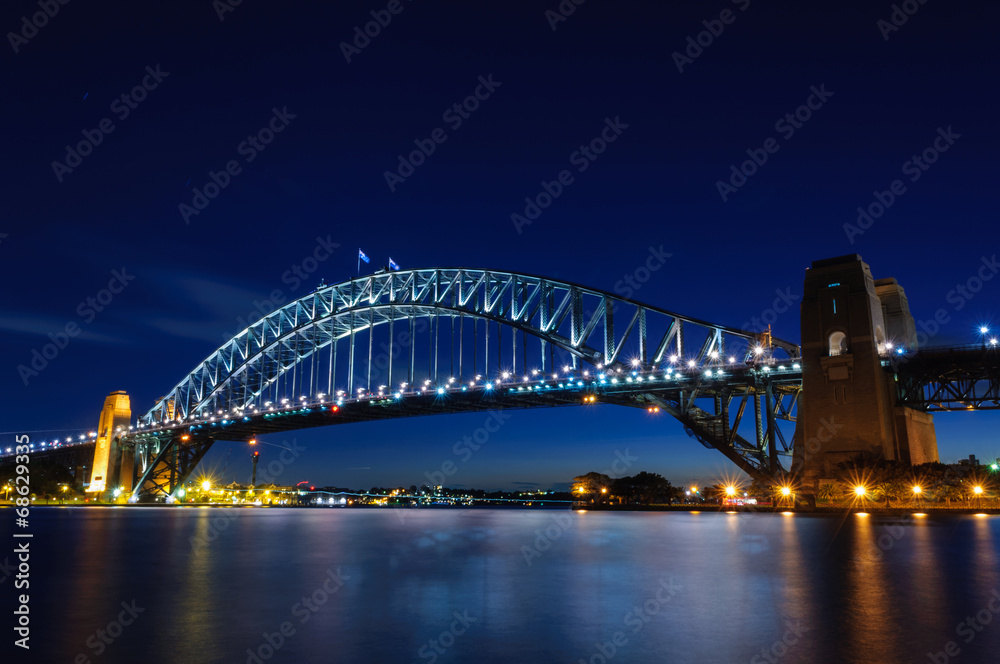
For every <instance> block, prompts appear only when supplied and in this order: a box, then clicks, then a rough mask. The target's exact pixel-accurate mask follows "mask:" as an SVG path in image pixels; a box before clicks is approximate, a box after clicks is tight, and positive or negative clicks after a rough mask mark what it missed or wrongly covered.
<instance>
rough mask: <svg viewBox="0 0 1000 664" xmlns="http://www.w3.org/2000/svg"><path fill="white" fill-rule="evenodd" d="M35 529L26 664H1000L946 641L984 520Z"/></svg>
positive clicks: (988, 551)
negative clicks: (78, 661)
mask: <svg viewBox="0 0 1000 664" xmlns="http://www.w3.org/2000/svg"><path fill="white" fill-rule="evenodd" d="M35 514H37V517H36V519H35V521H34V523H33V525H34V527H35V528H36V533H38V534H37V535H36V538H35V544H34V546H35V547H36V548H35V551H34V553H33V558H32V565H33V567H32V570H33V574H36V573H37V577H36V576H33V577H32V584H35V583H36V578H37V579H38V581H37V583H38V584H40V585H41V584H42V583H44V586H42V588H40V589H38V590H35V593H36V595H35V597H36V598H39V600H41V598H43V597H51V601H49V600H44V601H38V602H37V603H35V604H33V606H32V611H33V620H34V623H33V624H34V625H35V630H36V631H34V632H33V636H35V637H36V638H37V641H36V643H37V648H38V650H39V651H40V652H39V653H35V652H33V655H34V654H37V655H38V656H39V657H41V659H39V660H38V661H67V662H69V661H73V660H74V658H75V657H76V656H77V655H78V654H84V655H86V656H88V657H89V658H90V659H91V661H92V662H94V663H95V664H96V663H104V662H134V661H151V662H158V661H163V662H246V661H248V657H250V655H249V654H248V649H249V651H250V653H256V654H257V656H261V655H267V654H268V653H271V656H270V658H267V659H265V658H263V657H261V661H262V662H264V661H266V662H383V661H384V662H430V661H432V660H434V661H436V662H442V663H444V662H469V661H474V662H476V663H477V664H485V663H488V662H512V661H516V662H536V661H537V662H573V663H575V662H579V661H580V660H583V661H584V662H593V663H594V664H599V663H600V662H602V661H603V659H606V658H607V655H608V654H609V653H611V652H612V651H613V652H614V653H615V654H614V656H613V657H611V658H610V659H611V660H614V661H615V662H639V663H642V662H671V663H673V662H698V663H702V662H709V663H711V662H720V663H722V662H725V663H726V664H730V663H731V662H751V661H752V660H753V658H754V657H755V656H757V657H758V659H757V660H755V661H757V662H761V661H767V657H770V658H773V659H775V660H777V661H780V662H782V663H785V662H809V663H810V664H813V663H819V664H822V663H825V662H897V661H898V662H908V661H927V660H926V658H927V653H928V652H938V651H941V650H942V649H943V648H944V647H945V644H946V643H947V642H948V641H950V640H958V642H959V644H960V646H961V648H962V661H963V662H974V661H995V660H994V659H990V656H991V655H990V653H995V652H996V651H997V649H998V648H1000V617H998V618H997V620H996V621H995V622H994V623H992V624H990V625H988V626H985V627H984V628H983V630H982V631H981V632H978V633H977V635H976V637H975V639H974V640H973V641H972V642H971V643H968V644H967V643H965V642H964V640H962V639H960V638H959V637H957V636H956V634H955V625H956V624H957V623H958V622H959V621H960V620H963V619H964V618H965V617H966V616H967V615H974V614H975V613H976V612H977V611H980V610H982V609H984V608H986V607H987V605H988V604H989V601H990V598H991V595H992V592H993V591H995V590H997V591H1000V562H998V561H1000V557H998V548H1000V517H985V518H982V517H973V516H955V517H936V516H933V515H931V516H928V517H923V518H916V519H914V518H910V517H906V518H898V517H894V518H889V517H885V518H883V517H878V516H875V515H872V516H869V517H857V516H846V517H843V516H841V517H832V516H811V515H801V514H796V515H782V514H746V513H737V514H726V513H713V512H708V511H703V512H702V513H700V514H684V513H653V512H634V513H606V512H593V511H590V512H569V511H558V512H555V511H530V510H516V509H508V510H489V509H465V510H460V509H442V510H418V509H410V510H389V509H385V510H362V509H333V508H331V509H319V510H317V509H298V510H294V509H287V510H280V509H256V510H255V509H242V510H223V509H210V510H195V509H176V508H170V509H148V508H147V509H144V508H137V509H128V510H102V509H72V510H54V509H53V510H45V509H38V510H36V511H35V512H33V515H35ZM338 574H340V575H342V577H343V579H344V580H343V585H342V587H336V586H335V584H333V583H332V581H330V579H334V578H336V576H337V575H338ZM43 579H44V581H43ZM324 583H326V584H327V585H326V590H324ZM33 588H34V585H33ZM133 599H134V600H135V601H136V604H137V605H138V606H139V607H142V608H144V609H145V611H144V612H143V613H142V614H141V615H140V617H139V618H138V619H137V620H136V622H135V623H134V624H133V625H131V626H129V627H127V628H126V629H125V630H124V631H123V632H122V634H121V635H120V636H118V637H117V638H115V639H114V641H113V643H111V644H110V645H107V646H106V649H105V650H104V652H102V653H101V654H100V655H99V656H97V655H96V654H95V652H94V649H93V648H91V647H88V645H87V642H88V641H87V640H88V637H90V636H91V635H93V634H94V633H95V631H96V630H97V629H101V628H106V627H107V625H108V623H109V622H112V621H113V620H114V619H115V617H116V616H117V615H118V614H119V612H120V611H121V602H122V601H126V602H128V601H131V600H133ZM318 600H322V601H318ZM304 602H305V603H304ZM283 623H285V624H286V631H287V630H288V629H290V630H291V632H290V635H289V636H287V637H286V636H281V635H280V630H281V628H282V624H283ZM268 636H270V637H271V641H272V643H277V641H278V639H279V637H280V639H281V640H282V641H283V643H282V644H281V646H280V647H279V648H278V649H277V651H276V652H273V651H271V646H269V645H268V643H267V638H268ZM445 646H447V647H445ZM762 653H763V654H766V655H767V657H764V656H762ZM984 657H985V659H982V658H984ZM250 661H254V660H253V659H251V660H250Z"/></svg>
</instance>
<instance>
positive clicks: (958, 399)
mask: <svg viewBox="0 0 1000 664" xmlns="http://www.w3.org/2000/svg"><path fill="white" fill-rule="evenodd" d="M891 369H892V371H894V372H895V374H896V381H897V386H898V389H899V399H898V403H900V404H902V405H906V406H909V407H911V408H916V409H918V410H923V411H927V412H934V411H967V410H997V409H1000V350H998V349H997V348H996V347H993V346H961V347H956V348H927V349H922V350H920V351H919V352H917V353H916V354H914V355H912V356H909V357H903V358H901V359H898V360H895V361H894V363H893V364H892V365H891Z"/></svg>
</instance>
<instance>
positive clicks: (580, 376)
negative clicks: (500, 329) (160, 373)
mask: <svg viewBox="0 0 1000 664" xmlns="http://www.w3.org/2000/svg"><path fill="white" fill-rule="evenodd" d="M754 353H755V355H756V356H762V355H763V354H764V353H765V349H764V348H762V347H760V346H758V347H756V348H755V351H754ZM710 357H711V358H712V359H713V360H715V364H714V367H715V368H711V367H709V368H706V366H708V365H701V366H699V365H698V363H697V362H696V361H695V360H688V361H687V362H686V363H684V362H683V361H682V360H681V358H678V357H677V356H676V355H672V356H670V357H669V358H668V360H669V366H667V367H666V369H662V368H661V369H659V370H658V369H657V367H656V365H655V364H653V365H651V366H650V367H649V369H643V368H642V367H641V361H640V360H639V359H633V360H632V361H631V365H632V367H634V370H632V371H631V372H628V371H627V370H623V369H622V368H621V367H617V368H605V367H604V366H603V365H602V364H598V365H596V371H593V372H592V371H590V370H589V369H585V370H582V371H579V372H574V370H573V368H572V367H570V366H569V365H566V366H564V367H563V373H562V375H560V374H559V373H553V374H551V377H550V376H549V375H542V373H541V371H540V370H538V369H533V370H531V372H530V375H524V376H523V377H522V378H521V380H520V381H519V384H518V382H517V379H516V377H515V376H514V375H513V373H512V372H510V371H502V372H501V373H500V374H499V375H498V377H497V378H495V379H488V378H484V377H483V376H482V375H477V376H476V377H475V380H471V381H468V382H467V383H466V382H464V381H460V380H459V379H457V378H455V377H450V378H448V381H447V382H446V383H445V384H444V385H435V384H433V381H431V380H430V379H426V380H424V382H423V384H422V385H420V386H419V388H418V387H417V386H415V385H411V384H409V383H405V382H403V383H400V384H399V389H397V390H395V391H392V392H390V391H389V387H388V386H387V385H381V386H379V388H378V392H366V390H365V388H358V391H357V396H356V397H352V396H349V395H348V394H347V392H346V391H345V390H338V391H337V393H336V394H335V395H334V397H335V398H332V399H328V398H327V397H328V395H327V394H325V393H322V392H321V393H317V394H316V395H314V396H313V397H312V399H310V398H309V397H308V396H305V395H302V396H300V397H299V403H297V404H296V403H293V402H292V400H291V399H290V398H288V397H285V398H282V399H281V400H280V401H279V402H278V403H277V404H275V403H274V402H271V401H265V402H264V404H263V409H264V410H263V411H262V409H261V408H260V407H257V406H251V407H241V406H236V407H234V408H233V409H232V410H231V411H229V412H228V413H227V411H224V410H217V411H216V412H215V413H214V414H201V415H197V414H196V415H190V416H188V417H187V418H185V417H177V418H176V419H174V420H164V421H162V422H153V423H144V422H139V423H138V424H137V425H136V426H137V427H138V430H139V431H150V432H155V431H159V430H162V429H174V428H185V427H187V426H189V424H185V421H187V422H199V423H201V424H204V423H217V424H220V425H223V426H225V425H227V424H232V423H235V422H237V418H239V417H241V416H242V420H243V421H244V422H246V421H249V420H250V419H251V417H252V416H256V415H263V416H264V417H265V418H270V417H280V416H283V415H293V414H298V413H301V412H303V411H304V410H307V409H309V408H312V407H317V406H319V407H326V406H329V407H330V408H331V410H332V411H333V412H337V411H338V410H339V408H340V407H342V406H345V405H349V404H352V403H360V402H369V401H371V400H373V399H374V400H400V399H404V398H407V397H419V396H427V395H431V394H435V393H436V394H437V395H438V396H446V395H448V394H451V393H461V392H469V391H470V390H472V391H481V392H483V393H489V392H492V391H502V390H504V389H506V390H507V391H508V392H525V391H527V392H542V391H545V390H556V389H564V390H568V389H580V388H584V387H592V388H601V387H607V386H609V385H621V384H623V383H624V384H628V383H642V382H649V383H653V382H656V381H658V380H663V381H670V380H675V381H681V380H687V379H691V378H694V377H695V376H699V377H700V376H704V377H705V378H712V379H723V378H726V377H728V376H729V375H736V374H738V373H739V372H740V371H741V368H740V367H739V365H738V363H737V360H736V358H735V357H733V356H730V357H728V365H729V367H730V368H731V369H732V371H727V370H724V368H723V367H725V364H722V363H720V362H719V354H718V353H717V352H713V353H711V354H710ZM768 362H773V364H774V367H773V368H772V366H770V365H769V364H768ZM800 370H801V366H800V365H799V363H798V362H785V363H778V362H776V361H773V360H772V359H771V358H767V359H762V360H761V361H759V362H753V361H752V362H751V363H750V364H749V365H747V367H746V368H745V369H742V371H761V372H763V373H770V372H771V371H775V372H783V371H792V372H794V371H800ZM575 373H576V374H577V375H574V374H575ZM584 403H595V400H594V399H593V398H592V396H588V397H587V398H586V399H585V400H584ZM657 410H658V409H657ZM230 414H232V415H234V416H235V417H233V419H230V417H229V416H230ZM220 416H221V419H219V417H220ZM134 428H135V427H132V426H130V427H129V429H130V430H133V429H134Z"/></svg>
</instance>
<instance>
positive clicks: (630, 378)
mask: <svg viewBox="0 0 1000 664" xmlns="http://www.w3.org/2000/svg"><path fill="white" fill-rule="evenodd" d="M978 332H979V335H980V337H981V339H982V346H983V347H985V346H986V345H987V344H989V347H990V348H996V347H997V346H998V345H1000V339H998V338H997V337H996V336H990V328H989V326H988V325H981V326H980V327H979V328H978ZM882 350H884V351H885V354H889V353H891V352H892V351H895V352H896V354H897V355H903V354H905V353H906V352H907V349H906V348H905V347H904V346H895V345H894V344H893V343H892V342H891V341H887V342H886V343H885V345H884V346H883V349H882ZM766 353H767V349H765V348H764V347H763V346H761V345H757V346H755V347H754V348H753V354H754V356H755V358H759V359H760V360H761V361H758V362H754V361H753V360H751V362H749V363H748V366H749V368H751V369H754V368H756V366H758V365H759V366H760V369H761V370H762V371H764V372H770V371H771V370H772V369H771V367H770V366H768V364H767V363H766V362H767V361H768V360H770V361H772V362H773V360H771V358H765V355H766ZM710 358H711V359H712V360H714V361H715V363H716V365H718V364H719V353H718V352H717V351H713V352H712V353H711V354H710ZM668 359H669V363H670V366H669V367H667V369H666V370H665V371H662V372H661V373H662V379H664V380H671V379H675V380H677V379H683V378H687V377H688V376H686V375H685V374H684V373H683V369H684V368H685V367H686V368H687V369H688V371H689V372H690V373H691V374H696V373H699V372H701V367H700V366H699V365H698V362H697V361H696V360H693V359H691V360H687V362H686V363H685V362H683V360H682V359H681V358H679V357H678V356H676V355H671V356H670V357H669V358H668ZM631 364H632V366H633V367H639V366H640V365H641V362H640V360H639V359H637V358H636V359H633V360H632V361H631ZM727 364H728V365H729V366H730V367H734V366H735V365H736V364H737V360H736V358H735V357H733V356H729V357H728V358H727ZM775 364H776V367H775V368H776V370H777V371H785V370H788V369H789V367H788V366H786V365H785V364H777V363H775ZM596 368H597V372H596V374H595V377H594V378H592V379H591V376H590V371H589V370H584V371H582V372H581V377H582V378H585V379H590V386H593V387H599V386H605V385H608V384H611V385H616V384H618V383H619V382H625V383H632V382H643V381H648V382H653V381H656V380H657V376H656V365H655V364H654V365H652V366H651V367H650V369H649V370H648V371H640V370H635V371H632V372H631V375H626V376H625V377H624V379H623V380H622V381H620V378H619V375H618V374H621V372H622V369H621V368H617V369H606V370H602V369H604V367H603V366H602V365H601V364H598V365H597V367H596ZM790 368H791V370H793V371H799V370H801V367H800V365H799V364H798V363H797V362H795V363H792V364H791V365H790ZM563 372H564V376H560V375H559V374H557V373H556V374H552V377H551V380H552V382H553V384H547V383H546V381H547V380H548V379H547V378H544V377H543V378H539V377H538V376H539V374H540V372H539V370H538V369H533V370H532V371H531V376H524V377H523V378H522V381H521V383H522V384H521V385H518V386H511V387H510V388H508V389H509V391H541V390H551V389H557V388H559V389H573V388H580V387H584V386H585V383H584V382H583V381H582V380H579V378H580V377H577V378H576V379H575V380H569V378H571V377H572V373H573V372H572V369H571V367H569V366H564V367H563ZM703 375H704V377H706V378H723V377H725V375H726V374H725V373H724V372H723V369H722V368H716V369H714V370H713V369H711V368H708V369H705V370H704V373H703ZM560 379H562V380H561V382H559V381H560ZM510 380H512V374H511V372H509V371H503V372H501V373H500V374H499V376H498V377H497V378H496V379H493V380H489V379H486V380H484V379H483V377H482V376H481V375H477V376H476V380H475V381H469V382H468V384H465V383H463V382H460V381H458V380H457V379H456V378H454V377H452V378H449V379H448V382H447V384H445V385H442V386H435V385H432V382H431V381H430V380H429V379H428V380H425V381H424V383H423V385H421V386H420V389H419V390H414V389H410V390H407V389H406V388H408V387H411V388H412V387H413V386H411V385H409V384H407V383H400V386H399V389H398V390H396V391H394V392H393V393H392V395H391V396H392V398H394V399H402V398H404V397H407V396H423V395H425V394H427V393H428V392H430V391H435V390H436V392H437V394H439V395H442V396H443V395H446V394H448V393H449V392H451V391H453V390H458V391H462V392H465V391H468V390H470V389H472V390H476V389H479V390H482V391H484V392H489V391H491V390H493V389H498V388H501V387H502V386H503V384H504V383H505V382H506V381H510ZM476 381H482V382H481V383H477V382H476ZM386 390H388V386H386V385H382V386H380V387H379V388H378V393H370V392H369V393H367V394H366V393H365V390H364V388H358V396H357V397H355V398H351V397H348V396H347V394H346V392H345V391H344V390H339V391H338V392H337V394H336V397H337V398H336V399H335V400H332V399H331V400H326V398H325V397H326V396H327V395H326V394H324V393H318V394H316V395H315V397H314V400H313V401H310V400H309V398H308V397H306V396H300V397H299V401H300V403H299V404H298V406H299V407H300V408H305V407H310V406H317V405H318V406H325V405H329V404H332V405H333V407H334V408H338V407H339V406H343V405H345V404H349V403H355V402H362V401H370V400H371V399H385V398H388V397H389V395H388V394H387V392H386ZM584 402H585V403H596V399H595V398H594V397H593V396H588V397H586V398H585V400H584ZM264 406H265V407H266V408H267V412H268V413H271V412H275V413H281V412H283V411H284V412H287V411H291V410H292V409H293V408H294V407H295V404H291V403H290V399H288V398H283V399H281V401H280V402H279V405H278V407H277V408H275V404H274V403H273V402H271V401H267V402H265V403H264ZM244 410H245V408H242V407H235V408H233V410H232V412H233V413H236V414H237V415H239V414H243V415H244V421H248V420H249V419H250V418H249V416H246V414H245V413H244V412H243V411H244ZM252 411H253V413H254V414H259V409H258V408H257V407H256V406H255V407H253V408H252ZM334 412H336V411H334ZM217 415H225V412H224V411H222V410H219V411H217V412H216V414H214V415H201V416H198V415H192V416H189V417H188V418H187V419H188V420H191V421H203V422H215V421H216V416H217ZM184 420H185V418H183V417H179V418H177V419H176V422H177V423H178V424H176V425H175V424H172V423H171V424H167V423H166V422H164V423H158V424H160V426H155V424H154V425H147V424H146V423H143V422H137V424H136V425H134V426H131V425H130V426H129V430H130V431H134V430H146V431H154V430H157V429H160V428H176V427H177V426H183V425H182V424H180V423H183V422H184ZM232 421H233V422H235V420H232ZM229 422H230V420H228V419H223V420H221V421H220V422H219V423H220V424H228V423H229ZM96 438H97V432H95V431H90V432H88V433H86V434H78V435H76V436H67V437H66V438H65V440H60V439H58V438H57V439H54V440H51V441H48V442H40V443H38V447H37V448H36V446H35V443H30V444H29V448H30V449H31V450H32V451H36V450H37V451H44V450H50V449H58V448H61V447H64V446H70V445H82V444H89V443H91V442H93V441H94V440H95V439H96ZM2 453H3V454H4V455H7V454H11V453H13V448H12V447H8V448H6V449H4V450H3V452H2Z"/></svg>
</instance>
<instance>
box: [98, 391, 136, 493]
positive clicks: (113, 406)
mask: <svg viewBox="0 0 1000 664" xmlns="http://www.w3.org/2000/svg"><path fill="white" fill-rule="evenodd" d="M130 419H132V404H131V402H130V400H129V397H128V394H126V393H125V392H112V393H111V394H109V395H108V396H107V398H106V399H105V400H104V408H103V409H102V410H101V419H100V420H99V422H98V425H97V445H96V447H95V448H94V468H93V472H92V473H91V476H90V486H88V487H87V492H88V493H105V492H110V491H112V490H114V489H115V488H116V487H117V486H118V485H119V484H120V483H121V482H122V481H124V482H125V483H126V484H127V486H123V487H121V488H122V492H123V493H126V492H128V491H129V490H131V488H132V461H133V459H132V455H131V454H130V453H126V454H123V453H122V452H123V449H122V445H121V444H120V438H121V437H122V436H125V435H126V434H127V433H128V424H129V420H130Z"/></svg>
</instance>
